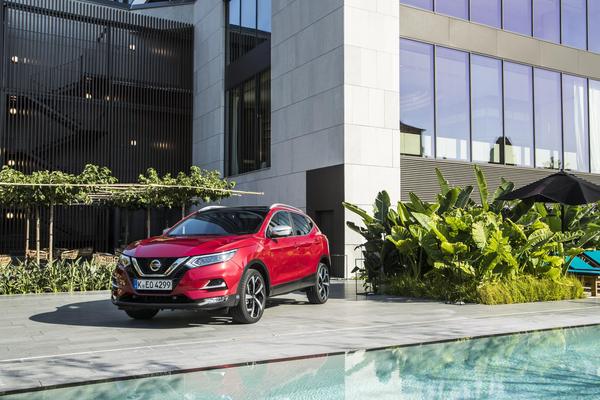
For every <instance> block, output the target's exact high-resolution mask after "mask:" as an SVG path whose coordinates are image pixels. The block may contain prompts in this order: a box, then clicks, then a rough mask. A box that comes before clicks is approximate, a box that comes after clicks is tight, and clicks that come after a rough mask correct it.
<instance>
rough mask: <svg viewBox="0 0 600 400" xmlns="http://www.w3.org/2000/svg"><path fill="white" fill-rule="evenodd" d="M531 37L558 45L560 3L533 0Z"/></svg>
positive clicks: (552, 0)
mask: <svg viewBox="0 0 600 400" xmlns="http://www.w3.org/2000/svg"><path fill="white" fill-rule="evenodd" d="M533 13H534V14H533V36H535V37H536V38H539V39H544V40H548V41H550V42H554V43H560V1H559V0H533Z"/></svg>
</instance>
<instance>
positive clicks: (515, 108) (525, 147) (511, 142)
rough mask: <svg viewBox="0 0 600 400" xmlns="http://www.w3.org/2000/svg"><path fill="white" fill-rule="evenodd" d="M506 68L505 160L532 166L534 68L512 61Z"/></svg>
mask: <svg viewBox="0 0 600 400" xmlns="http://www.w3.org/2000/svg"><path fill="white" fill-rule="evenodd" d="M503 64H504V65H503V68H504V142H505V163H506V164H508V165H517V166H522V167H532V166H533V69H532V68H531V67H528V66H526V65H521V64H515V63H510V62H504V63H503Z"/></svg>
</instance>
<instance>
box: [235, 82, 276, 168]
mask: <svg viewBox="0 0 600 400" xmlns="http://www.w3.org/2000/svg"><path fill="white" fill-rule="evenodd" d="M270 76H271V73H270V71H265V72H262V73H261V74H259V75H257V76H255V77H254V78H252V79H250V80H248V81H246V82H244V83H243V84H241V85H240V86H238V87H236V88H233V89H231V90H229V92H228V116H229V117H228V121H229V123H228V138H227V146H228V171H227V172H228V174H229V175H237V174H241V173H245V172H250V171H255V170H258V169H263V168H267V167H269V166H270V163H271V154H270V148H271V123H270V121H271V119H270V112H271V95H270V93H271V87H270V82H271V77H270Z"/></svg>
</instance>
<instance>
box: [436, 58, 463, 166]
mask: <svg viewBox="0 0 600 400" xmlns="http://www.w3.org/2000/svg"><path fill="white" fill-rule="evenodd" d="M435 82H436V85H435V104H436V113H435V121H436V142H435V146H436V154H437V157H439V158H443V159H451V160H469V159H470V157H469V147H470V146H469V132H470V125H471V124H470V119H471V113H470V109H469V54H468V53H465V52H462V51H457V50H451V49H447V48H444V47H438V48H437V49H436V52H435Z"/></svg>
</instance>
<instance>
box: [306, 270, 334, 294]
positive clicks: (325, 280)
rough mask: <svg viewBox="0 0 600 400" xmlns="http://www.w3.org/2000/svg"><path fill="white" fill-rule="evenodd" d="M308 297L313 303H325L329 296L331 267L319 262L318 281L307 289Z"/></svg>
mask: <svg viewBox="0 0 600 400" xmlns="http://www.w3.org/2000/svg"><path fill="white" fill-rule="evenodd" d="M306 297H308V302H309V303H311V304H323V303H325V302H326V301H327V299H328V298H329V267H328V266H327V265H326V264H324V263H319V267H318V268H317V281H316V282H315V285H314V286H311V287H309V288H308V290H307V291H306Z"/></svg>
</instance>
